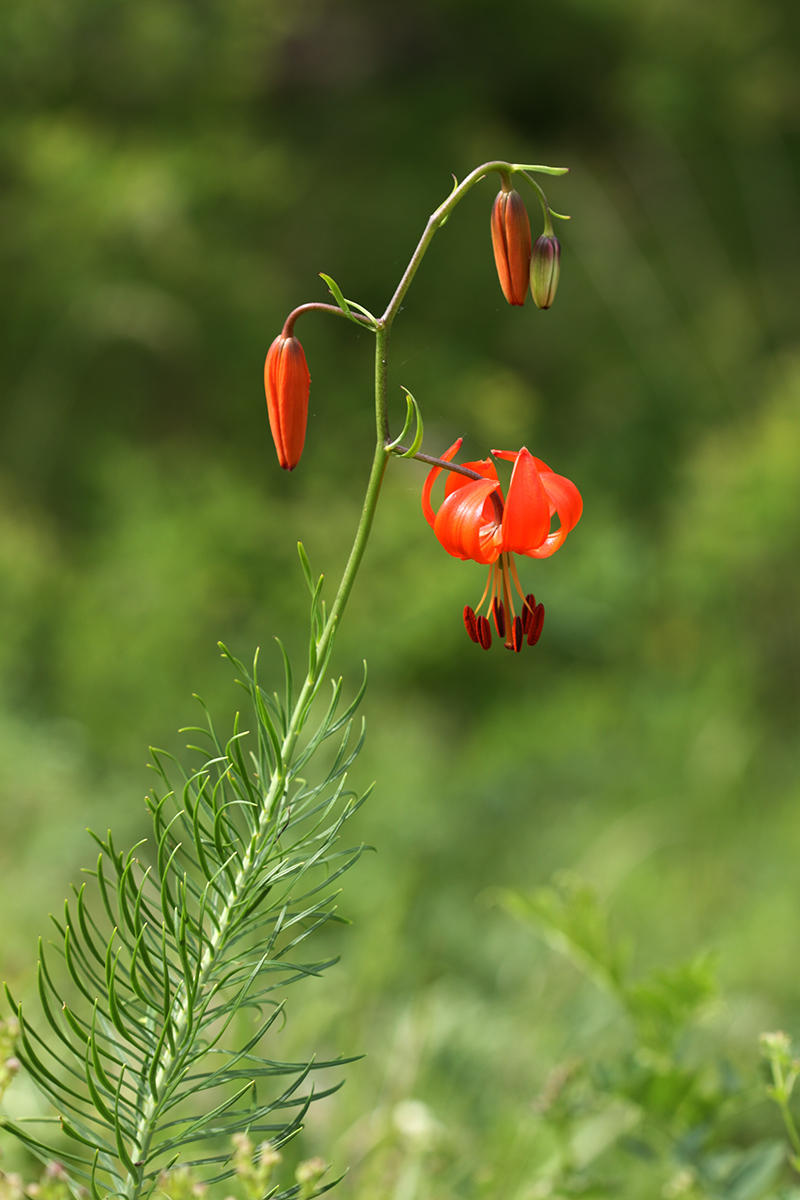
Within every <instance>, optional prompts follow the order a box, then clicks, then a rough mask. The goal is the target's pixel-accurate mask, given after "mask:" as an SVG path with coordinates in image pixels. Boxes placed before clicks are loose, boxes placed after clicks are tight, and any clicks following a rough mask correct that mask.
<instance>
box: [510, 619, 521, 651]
mask: <svg viewBox="0 0 800 1200" xmlns="http://www.w3.org/2000/svg"><path fill="white" fill-rule="evenodd" d="M524 641H525V634H524V633H523V631H522V617H514V621H513V624H512V626H511V641H510V643H506V644H507V645H508V648H509V650H515V651H516V652H517V654H519V652H520V650H521V649H522V643H523V642H524Z"/></svg>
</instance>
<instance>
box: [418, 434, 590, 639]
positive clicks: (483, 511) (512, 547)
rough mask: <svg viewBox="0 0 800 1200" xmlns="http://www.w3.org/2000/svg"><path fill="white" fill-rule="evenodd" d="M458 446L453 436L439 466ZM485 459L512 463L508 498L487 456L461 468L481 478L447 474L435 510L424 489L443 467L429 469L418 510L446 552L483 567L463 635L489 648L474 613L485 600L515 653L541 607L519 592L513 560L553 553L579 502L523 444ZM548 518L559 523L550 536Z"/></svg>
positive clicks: (536, 627)
mask: <svg viewBox="0 0 800 1200" xmlns="http://www.w3.org/2000/svg"><path fill="white" fill-rule="evenodd" d="M461 441H462V439H461V438H459V439H458V441H457V442H454V443H453V445H452V446H451V447H450V448H449V450H446V451H445V453H444V454H443V455H442V458H443V459H444V461H445V462H450V461H451V460H452V459H453V457H454V456H455V454H456V453H457V452H458V450H459V448H460V446H461ZM492 454H493V455H494V456H495V457H496V458H504V459H507V460H508V461H509V462H512V463H513V464H514V469H513V471H512V473H511V482H510V484H509V488H508V496H507V497H504V496H503V490H502V488H501V486H500V480H499V479H498V477H497V471H496V470H495V467H494V463H492V462H491V460H490V459H488V458H486V459H482V460H481V461H479V462H468V463H464V464H463V465H464V466H465V467H468V468H469V470H471V471H474V472H475V474H477V475H479V476H480V477H481V478H480V479H470V478H468V477H467V476H465V475H459V474H456V472H454V471H450V472H448V476H447V483H446V484H445V495H444V500H443V501H442V503H441V505H440V507H439V509H438V511H437V512H434V511H433V508H432V506H431V490H432V488H433V485H434V483H435V482H436V479H437V477H438V475H439V473H440V472H441V471H442V469H443V468H442V467H434V468H433V470H432V471H431V472H430V474H429V475H428V478H427V479H426V480H425V486H424V487H423V489H422V511H423V512H424V514H425V517H426V519H427V521H428V524H429V525H430V526H431V528H432V529H433V532H434V533H435V534H436V537H437V538H438V539H439V541H440V542H441V544H442V546H443V547H444V548H445V550H446V551H447V553H448V554H452V556H453V557H454V558H461V559H472V560H473V562H479V563H484V564H486V565H487V566H488V567H489V578H488V579H487V581H486V587H485V588H484V592H483V595H482V596H481V598H480V600H479V602H478V604H477V605H476V606H475V609H473V608H471V607H470V605H467V606H466V607H465V609H464V624H465V625H466V628H467V633H468V634H469V635H470V637H471V638H472V640H473V641H474V642H478V643H479V644H480V645H481V646H483V648H484V650H488V648H489V646H490V645H491V641H492V632H491V628H490V625H489V620H488V617H486V616H478V615H476V614H477V613H478V612H479V611H480V609H481V606H482V605H483V603H484V601H486V605H487V612H491V614H492V617H493V619H494V625H495V629H496V630H497V633H498V636H499V637H505V638H506V642H505V644H506V646H507V647H508V648H509V649H510V650H517V651H519V650H521V649H522V644H523V641H524V640H525V638H527V641H528V645H530V646H533V645H535V644H536V642H537V641H538V640H539V636H540V634H541V632H542V624H543V623H544V606H543V605H541V604H537V603H536V599H535V597H534V596H533V595H531V594H528V595H525V594H524V593H523V591H522V586H521V584H520V581H519V575H518V574H517V567H516V563H515V562H514V557H513V556H514V555H515V554H523V555H525V556H526V557H527V558H549V557H550V555H551V554H555V552H556V550H558V549H559V547H560V546H562V545H563V544H564V541H565V540H566V537H567V534H568V533H569V532H570V530H571V529H574V527H575V526H576V525H577V523H578V521H579V520H580V517H581V513H582V512H583V501H582V499H581V494H580V492H579V491H578V489H577V488H576V487H575V484H574V483H572V482H571V480H569V479H566V478H565V477H564V476H563V475H556V474H555V472H554V471H551V470H550V468H549V467H548V466H547V464H546V463H544V462H542V460H541V459H540V458H534V457H533V455H532V454H531V453H530V451H529V450H528V449H527V448H526V447H525V446H523V447H522V449H521V450H493V451H492ZM554 516H557V517H558V519H559V522H560V525H559V527H558V528H557V529H554V530H552V532H551V529H550V524H551V520H552V518H553V517H554ZM512 583H513V588H514V589H515V590H516V592H517V593H518V595H519V597H520V599H521V600H522V608H521V615H517V614H516V613H515V610H514V601H513V594H512ZM507 615H508V620H507V619H506V618H507Z"/></svg>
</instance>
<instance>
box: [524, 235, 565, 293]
mask: <svg viewBox="0 0 800 1200" xmlns="http://www.w3.org/2000/svg"><path fill="white" fill-rule="evenodd" d="M560 273H561V246H560V245H559V242H558V238H557V237H553V235H552V234H548V233H543V234H542V235H541V237H538V238H537V239H536V241H535V242H534V243H533V251H532V252H531V295H532V296H533V302H534V304H535V305H536V307H537V308H549V307H550V305H551V304H552V303H553V301H554V300H555V298H556V288H557V287H558V277H559V274H560Z"/></svg>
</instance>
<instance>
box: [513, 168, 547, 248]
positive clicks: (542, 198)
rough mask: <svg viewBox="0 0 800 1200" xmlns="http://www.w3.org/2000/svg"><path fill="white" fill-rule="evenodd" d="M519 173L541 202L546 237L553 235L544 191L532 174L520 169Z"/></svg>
mask: <svg viewBox="0 0 800 1200" xmlns="http://www.w3.org/2000/svg"><path fill="white" fill-rule="evenodd" d="M520 174H522V175H524V176H525V178H526V179H527V181H528V183H529V184H530V185H531V187H532V188H533V190H534V191H535V192H536V195H537V196H538V198H539V203H540V204H541V206H542V212H543V213H544V233H545V235H546V236H547V237H553V236H554V234H553V218H552V217H551V216H550V208H549V206H548V204H547V197H546V196H545V194H544V192H543V191H542V189H541V188H540V187H539V184H538V183H537V182H536V180H535V179H534V178H533V176H532V175H529V174H528V172H527V171H521V172H520Z"/></svg>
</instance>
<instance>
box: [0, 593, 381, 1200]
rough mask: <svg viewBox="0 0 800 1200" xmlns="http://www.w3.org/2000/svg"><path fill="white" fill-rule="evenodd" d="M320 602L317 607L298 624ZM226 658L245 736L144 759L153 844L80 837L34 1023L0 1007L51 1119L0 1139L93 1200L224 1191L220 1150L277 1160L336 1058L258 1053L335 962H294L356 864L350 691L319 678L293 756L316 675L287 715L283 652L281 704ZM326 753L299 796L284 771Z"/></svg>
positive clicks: (298, 784)
mask: <svg viewBox="0 0 800 1200" xmlns="http://www.w3.org/2000/svg"><path fill="white" fill-rule="evenodd" d="M318 604H319V598H318V592H317V595H316V597H315V603H314V606H313V608H314V613H316V612H317V610H318ZM314 613H312V645H315V644H316V638H315V625H314ZM317 623H319V622H317ZM223 650H224V647H223ZM224 652H225V654H226V655H227V657H228V658H230V659H231V661H232V662H233V664H234V666H235V667H236V669H237V671H238V672H239V673H240V674H241V680H240V682H241V683H242V686H243V687H244V689H245V690H246V692H247V694H248V697H249V704H250V717H251V720H252V724H251V727H250V731H248V730H245V729H244V728H243V727H242V721H241V719H240V717H239V716H237V718H236V721H235V723H234V728H233V732H232V735H231V736H230V737H229V738H228V739H227V740H225V741H222V740H220V738H219V737H218V735H217V733H216V732H215V729H214V726H213V723H212V721H211V719H210V717H208V723H207V727H205V728H200V729H192V730H191V731H189V732H191V733H193V734H199V735H200V737H199V739H198V740H199V741H200V743H201V744H200V745H197V746H191V747H190V750H191V751H193V752H195V753H197V754H199V755H200V756H201V762H200V765H199V766H197V767H194V768H189V769H187V768H184V767H182V766H181V764H180V763H179V762H178V761H177V760H176V759H174V758H173V757H172V756H171V755H169V754H166V753H165V752H163V751H158V750H154V751H153V765H154V768H155V770H156V772H157V774H158V777H159V784H158V786H157V788H156V789H155V790H154V792H153V793H152V795H151V796H150V797H149V798H148V801H147V804H148V808H149V812H150V816H151V819H152V830H153V836H152V840H151V841H147V842H142V843H140V844H138V845H137V846H134V847H133V848H132V849H131V850H129V851H127V852H125V851H122V850H119V849H118V848H117V846H116V845H115V843H114V839H113V837H112V835H111V833H109V834H108V835H107V836H106V837H105V838H101V837H99V836H97V835H94V834H93V835H92V836H93V837H94V839H95V841H96V843H97V845H98V848H99V853H98V857H97V863H96V866H95V867H94V868H93V869H92V870H89V871H87V872H86V873H87V875H88V876H89V877H90V879H89V880H88V881H86V882H84V883H83V884H82V885H81V886H80V887H77V888H74V889H73V895H72V896H71V898H70V899H69V900H68V901H67V902H66V903H65V905H64V911H63V914H62V915H61V916H58V917H54V918H53V924H54V926H55V931H56V937H55V939H54V940H53V942H52V943H50V944H49V945H48V946H47V947H44V946H40V956H39V965H38V988H39V1000H40V1003H41V1011H42V1016H43V1018H44V1025H43V1026H42V1027H41V1028H38V1027H37V1025H36V1024H34V1023H32V1022H31V1021H30V1020H29V1019H28V1015H27V1012H25V1013H23V1009H22V1005H20V1004H18V1003H17V1001H16V1000H15V999H14V997H13V996H11V994H10V993H9V1000H10V1001H11V1004H12V1006H13V1008H14V1011H15V1013H16V1014H17V1018H18V1021H19V1026H20V1036H19V1045H18V1050H17V1054H18V1057H19V1059H20V1062H21V1063H22V1065H23V1066H24V1068H25V1069H26V1070H27V1071H28V1073H29V1074H30V1075H31V1077H32V1078H33V1079H34V1081H35V1082H36V1084H37V1085H38V1087H39V1089H40V1090H41V1091H42V1092H43V1093H44V1095H45V1096H46V1097H47V1098H48V1099H49V1100H50V1101H51V1103H52V1105H53V1106H54V1108H55V1109H56V1112H57V1114H58V1115H57V1117H54V1118H41V1119H36V1118H34V1119H32V1120H26V1121H16V1122H15V1121H10V1120H5V1121H4V1122H3V1123H4V1126H5V1128H7V1129H9V1130H10V1131H11V1132H12V1133H14V1134H15V1135H16V1136H17V1137H18V1138H19V1139H20V1140H21V1141H23V1142H24V1143H25V1144H26V1145H27V1146H28V1147H29V1148H30V1149H31V1150H32V1151H33V1152H34V1153H35V1154H37V1155H38V1156H39V1157H41V1158H43V1159H44V1160H45V1161H47V1160H51V1159H53V1158H54V1157H56V1156H57V1157H58V1158H59V1159H60V1160H62V1161H64V1162H65V1164H66V1165H67V1166H68V1168H69V1171H70V1173H71V1175H72V1177H73V1178H74V1179H75V1180H76V1181H82V1182H83V1183H85V1184H88V1186H89V1188H90V1190H91V1194H92V1196H93V1197H94V1198H95V1200H99V1197H100V1195H103V1194H111V1195H119V1196H122V1195H125V1196H127V1197H139V1196H148V1195H150V1194H151V1193H152V1191H153V1189H154V1188H155V1187H156V1185H157V1181H158V1178H159V1175H160V1174H161V1173H162V1172H163V1171H164V1170H165V1169H169V1168H170V1167H171V1166H172V1165H173V1164H175V1163H176V1162H178V1161H180V1162H181V1163H183V1164H185V1165H186V1166H188V1167H190V1168H192V1169H193V1170H199V1171H200V1172H201V1173H202V1174H204V1175H205V1177H206V1178H207V1179H208V1180H209V1181H211V1180H213V1179H223V1178H226V1177H228V1176H230V1175H231V1174H232V1173H233V1170H234V1168H233V1166H232V1165H231V1162H230V1157H231V1150H230V1138H231V1136H232V1135H235V1134H243V1133H246V1134H248V1135H254V1136H255V1137H257V1138H266V1139H269V1140H270V1142H271V1143H272V1144H273V1145H274V1146H276V1147H277V1146H280V1145H282V1144H283V1143H285V1142H286V1141H287V1140H288V1139H289V1138H291V1137H292V1136H293V1134H294V1133H296V1132H297V1130H298V1129H299V1128H300V1126H301V1123H302V1121H303V1117H304V1114H305V1113H306V1111H307V1109H308V1106H309V1105H310V1103H311V1102H312V1100H314V1099H317V1098H319V1097H321V1096H325V1095H329V1094H330V1093H331V1092H332V1091H335V1090H336V1088H337V1087H338V1086H340V1085H339V1084H334V1085H332V1086H327V1087H322V1088H319V1087H318V1086H317V1085H316V1084H315V1083H314V1082H313V1080H314V1078H315V1076H316V1074H317V1073H318V1072H320V1071H325V1070H327V1069H329V1068H331V1067H333V1066H336V1065H340V1064H341V1063H343V1062H346V1061H349V1060H346V1059H341V1058H339V1059H336V1060H334V1061H315V1060H311V1061H308V1062H287V1061H283V1060H282V1059H281V1058H279V1057H276V1056H274V1050H272V1049H271V1048H270V1053H269V1055H268V1054H267V1052H266V1049H265V1048H264V1042H265V1038H266V1037H267V1035H270V1034H271V1035H273V1036H274V1034H275V1033H276V1032H277V1030H278V1028H279V1026H280V1023H281V1022H282V1021H283V1019H284V1007H285V998H284V997H283V992H284V990H285V989H286V987H287V986H288V985H290V984H292V983H295V982H297V981H299V980H301V979H306V978H309V977H314V976H319V975H320V974H321V973H322V972H323V971H324V970H325V969H326V968H327V967H328V966H330V965H331V963H332V962H334V961H335V959H327V960H325V959H317V958H314V957H313V956H310V957H309V956H307V955H306V953H305V943H306V940H307V939H308V937H309V935H310V934H312V933H313V932H314V931H315V930H317V929H319V928H320V926H322V925H324V924H325V923H327V922H329V921H331V920H339V919H340V918H338V917H337V915H336V909H335V895H336V893H335V890H333V889H332V885H333V884H334V882H335V881H336V880H337V879H338V878H339V876H340V875H341V874H342V873H343V872H344V871H346V870H347V869H348V868H349V867H350V866H351V865H352V864H353V862H354V861H355V860H356V858H357V857H358V855H359V854H360V851H361V847H350V848H346V849H342V848H341V847H340V845H339V839H340V834H341V831H342V827H343V825H344V823H345V821H346V820H347V819H348V817H349V816H350V815H351V814H352V813H353V812H354V811H355V809H356V808H357V806H358V805H359V804H360V803H361V802H362V801H363V800H364V799H365V798H366V796H361V797H358V796H357V795H356V794H355V793H353V792H351V791H349V790H347V788H346V773H347V770H348V768H349V766H350V764H351V763H352V761H353V759H354V758H355V756H356V755H357V754H358V752H359V750H360V748H361V745H362V742H363V725H362V728H361V731H360V733H358V732H357V731H356V733H355V734H354V713H355V710H356V708H357V707H358V704H359V703H360V700H361V698H362V696H363V693H364V686H365V684H364V685H362V687H361V688H360V690H359V691H358V693H357V695H356V696H355V698H354V700H353V701H352V702H351V703H350V704H349V705H347V706H346V707H345V708H344V711H342V712H340V711H339V707H340V702H341V696H342V681H341V679H340V680H338V681H337V682H335V683H334V684H333V694H332V698H331V700H330V703H329V704H328V705H327V707H326V709H325V712H324V715H323V717H322V719H321V721H320V722H319V724H318V725H317V726H316V728H315V729H314V730H313V732H312V733H310V735H308V736H307V738H306V741H305V744H304V745H300V744H299V743H298V740H297V735H298V734H299V732H300V731H302V729H303V727H304V725H305V724H306V722H307V719H308V716H309V713H310V711H311V704H312V701H313V698H314V696H315V695H316V694H317V692H318V688H319V681H320V679H321V675H320V674H319V673H316V674H315V678H314V681H313V682H314V686H313V687H311V688H309V687H308V686H307V687H306V688H305V689H304V690H303V692H302V693H301V695H300V698H299V699H296V698H295V695H294V688H293V682H292V672H291V666H290V663H289V659H288V656H287V655H286V654H285V652H284V663H285V691H284V694H283V695H282V696H279V695H278V694H277V693H273V694H269V693H267V692H266V691H265V690H264V689H263V688H262V687H261V686H260V684H259V682H258V678H257V659H256V665H254V668H253V671H252V673H249V672H248V671H246V669H245V668H244V667H243V665H242V664H241V663H240V662H238V661H237V660H236V659H234V658H232V656H231V655H230V654H229V653H228V652H227V651H225V650H224ZM313 657H314V656H313V652H312V659H313ZM320 665H324V664H320ZM316 666H317V664H316V662H314V665H313V667H312V672H313V671H314V668H315V667H316ZM365 682H366V681H365ZM331 739H333V740H332V741H331ZM326 743H328V744H330V745H331V747H332V749H331V753H329V754H328V755H327V761H326V762H325V764H324V766H322V767H321V769H320V770H319V771H318V774H319V779H318V780H317V781H316V782H313V783H312V782H309V781H308V780H307V779H306V778H305V777H304V776H302V775H301V774H300V772H301V771H303V769H304V768H305V767H306V766H307V765H308V763H309V761H310V759H311V758H312V756H314V755H315V754H316V753H317V752H318V751H319V750H320V749H321V748H322V747H323V746H324V745H325V744H326ZM298 747H299V748H298ZM321 757H322V756H321ZM40 1120H44V1124H45V1130H44V1132H41V1130H40V1129H38V1128H37V1121H40ZM54 1126H55V1128H54ZM59 1126H60V1130H61V1131H62V1133H63V1135H64V1139H63V1141H64V1143H65V1144H59V1146H58V1151H57V1155H56V1152H55V1150H54V1147H53V1144H52V1141H53V1134H55V1138H56V1140H59V1139H58V1132H57V1129H58V1127H59ZM296 1192H297V1186H293V1187H291V1188H289V1189H288V1190H287V1191H286V1192H284V1193H281V1195H287V1196H288V1195H293V1194H294V1193H296Z"/></svg>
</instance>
